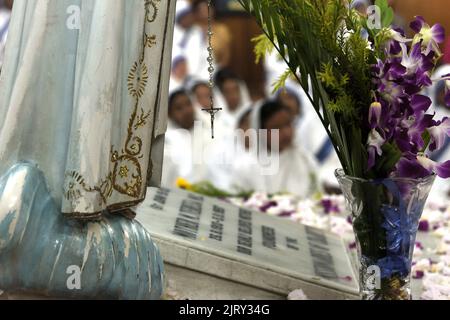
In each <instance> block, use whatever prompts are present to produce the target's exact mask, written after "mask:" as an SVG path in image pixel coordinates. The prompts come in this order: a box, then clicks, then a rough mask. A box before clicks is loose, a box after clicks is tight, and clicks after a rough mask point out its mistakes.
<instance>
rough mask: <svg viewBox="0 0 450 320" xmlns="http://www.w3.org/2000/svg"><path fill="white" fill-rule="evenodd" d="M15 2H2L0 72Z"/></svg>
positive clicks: (0, 5)
mask: <svg viewBox="0 0 450 320" xmlns="http://www.w3.org/2000/svg"><path fill="white" fill-rule="evenodd" d="M13 2H14V1H13V0H0V72H1V70H2V65H3V58H4V55H5V47H6V38H7V36H8V29H9V21H10V19H11V10H12V6H13Z"/></svg>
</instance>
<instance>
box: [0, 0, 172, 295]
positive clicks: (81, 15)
mask: <svg viewBox="0 0 450 320" xmlns="http://www.w3.org/2000/svg"><path fill="white" fill-rule="evenodd" d="M175 3H176V1H175V0H16V1H15V2H14V7H13V13H12V18H11V22H10V29H9V34H8V42H7V46H6V53H5V61H4V65H3V69H2V71H1V77H0V176H1V178H0V289H4V290H6V291H8V289H11V288H13V289H18V290H19V291H20V290H25V291H26V290H33V291H34V292H36V290H37V291H38V292H42V291H45V290H47V291H46V292H50V293H56V294H60V295H62V296H67V297H70V296H83V294H84V296H88V297H90V296H92V295H93V292H94V291H95V292H97V291H98V292H101V290H102V289H105V288H108V289H105V290H104V291H103V292H106V296H107V297H119V298H147V297H149V294H151V297H155V296H158V294H160V293H161V292H160V290H159V291H158V290H156V291H157V294H155V286H157V287H158V288H159V289H161V288H160V287H161V286H162V283H161V281H160V280H161V278H162V277H161V274H162V266H161V261H160V259H161V258H160V257H159V252H158V250H157V248H156V246H154V245H153V243H152V242H151V240H150V237H149V235H148V234H146V232H145V230H142V229H143V228H142V226H140V225H138V223H137V222H134V221H132V220H129V219H125V218H122V217H119V216H117V215H116V216H114V215H111V214H114V213H125V212H129V210H127V209H128V208H130V207H132V206H135V205H137V204H138V203H139V202H140V201H142V200H143V199H144V198H145V194H146V189H147V183H148V181H150V180H152V179H153V180H156V181H157V180H158V177H157V172H159V171H160V168H157V166H156V165H153V161H152V159H153V158H154V155H153V156H152V153H154V152H155V151H154V150H155V148H156V146H155V143H156V141H158V137H159V136H161V135H162V134H164V132H165V129H166V114H167V111H166V108H167V95H168V83H169V73H170V59H171V50H172V36H173V27H174V15H175ZM158 150H160V149H159V148H158ZM159 153H161V152H159ZM156 156H157V157H159V156H160V157H162V154H161V155H156ZM76 220H81V222H77V221H76ZM74 239H78V240H77V241H74ZM39 241H43V242H44V243H43V244H39V245H36V243H40V242H39ZM64 241H66V243H64ZM33 245H35V247H33ZM102 245H103V246H104V247H102ZM26 248H28V249H30V248H31V252H30V251H26V250H25V249H26ZM108 250H110V252H108ZM133 250H134V251H133ZM142 250H144V251H142ZM111 252H113V253H111ZM11 254H14V257H19V258H17V259H18V260H19V261H17V259H15V260H14V259H13V256H11ZM143 254H146V255H147V256H148V258H145V259H143ZM21 255H23V256H21ZM136 257H137V258H136ZM139 258H141V259H139ZM11 259H12V260H11ZM33 259H35V260H33ZM45 259H48V261H46V260H45ZM133 259H134V260H133ZM13 260H14V261H13ZM139 260H141V261H139ZM142 260H146V261H147V262H146V263H144V262H143V261H142ZM122 262H124V263H122ZM108 263H109V266H108V267H106V265H108ZM25 265H28V266H27V267H25ZM60 265H61V268H60V269H61V270H59V269H58V267H59V266H60ZM66 265H70V266H73V265H75V266H79V267H80V268H81V271H83V272H84V274H85V275H86V276H85V281H86V283H89V281H91V282H93V283H94V284H97V286H96V287H95V289H94V288H86V287H85V288H83V289H81V291H80V292H82V293H83V294H75V293H73V294H72V293H70V294H69V293H68V292H66V291H64V290H65V289H64V288H63V289H61V287H63V286H64V285H63V283H64V284H65V280H66V278H67V275H66V273H65V271H66V270H67V268H66ZM33 266H34V267H33ZM46 266H48V268H47V267H46ZM120 266H121V267H120ZM130 266H131V268H130ZM63 267H64V268H63ZM36 268H37V269H36ZM120 268H122V269H120ZM31 269H33V270H31ZM100 269H101V270H100ZM125 269H126V270H128V271H127V272H131V274H126V275H121V276H120V275H118V273H120V272H122V273H124V272H125V271H124V270H125ZM86 270H90V272H86ZM133 270H134V271H135V272H136V273H137V275H138V276H140V282H139V283H136V280H134V282H133V280H130V279H135V278H136V274H133ZM144 271H145V272H144ZM21 272H23V273H21ZM30 272H31V273H32V272H37V273H38V274H40V275H41V276H42V275H44V278H45V279H44V280H42V281H41V282H39V281H40V280H36V279H35V280H30V279H28V278H26V277H29V275H28V274H29V273H30ZM108 272H109V273H108ZM89 273H92V274H93V276H92V277H95V279H90V278H89V277H90V275H89ZM34 276H36V277H37V275H36V274H34ZM58 277H60V278H61V279H60V278H58ZM107 277H110V278H109V281H108V278H107ZM127 277H129V278H127ZM133 277H134V278H133ZM155 277H156V278H158V279H159V280H158V281H156V279H155ZM24 278H26V279H24ZM127 279H128V280H127ZM119 280H120V281H119ZM83 281H84V280H83ZM102 281H103V282H102ZM127 281H128V282H127ZM146 281H147V283H145V282H146ZM102 283H103V286H104V287H102ZM126 285H129V287H130V288H128V289H129V290H128V291H127V290H125V289H124V288H125V287H126ZM119 287H120V288H121V289H120V290H119V289H118V288H119ZM111 288H113V289H114V290H115V289H117V291H114V290H113V289H111ZM83 290H85V291H83ZM89 290H91V291H89ZM113 291H114V292H113ZM119 291H120V294H118V293H117V294H115V292H119Z"/></svg>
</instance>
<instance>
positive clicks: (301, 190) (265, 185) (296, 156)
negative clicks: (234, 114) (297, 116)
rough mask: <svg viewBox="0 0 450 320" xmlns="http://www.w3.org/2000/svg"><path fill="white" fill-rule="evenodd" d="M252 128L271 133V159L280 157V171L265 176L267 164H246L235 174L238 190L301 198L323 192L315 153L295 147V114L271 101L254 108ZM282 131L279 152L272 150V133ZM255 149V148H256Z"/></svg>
mask: <svg viewBox="0 0 450 320" xmlns="http://www.w3.org/2000/svg"><path fill="white" fill-rule="evenodd" d="M251 127H252V128H253V129H257V130H259V129H265V130H268V132H267V152H268V154H269V158H273V157H278V159H279V168H278V170H276V172H274V173H273V174H269V175H264V174H263V171H264V167H265V166H266V165H265V164H263V163H261V162H260V161H258V162H257V164H253V163H244V164H243V165H241V166H239V167H238V168H237V169H236V170H235V171H234V172H233V179H232V181H233V182H234V184H235V186H234V187H235V188H236V189H237V190H244V191H248V190H254V191H261V192H266V193H269V194H275V193H280V192H289V193H292V194H296V195H298V196H300V197H308V196H311V195H312V194H313V193H314V192H316V191H317V190H319V186H318V183H317V177H316V170H317V165H316V163H315V161H314V158H313V157H312V155H311V154H309V153H307V152H305V151H304V150H303V148H301V147H300V146H298V145H295V144H294V128H293V124H292V116H291V111H290V110H289V109H288V108H287V107H285V106H284V105H282V104H281V103H279V102H277V101H267V102H265V103H264V104H262V105H261V106H257V107H255V108H253V110H252V114H251ZM270 130H279V150H278V151H275V150H272V152H271V151H270V150H271V149H272V144H271V131H270ZM253 147H255V146H251V148H253Z"/></svg>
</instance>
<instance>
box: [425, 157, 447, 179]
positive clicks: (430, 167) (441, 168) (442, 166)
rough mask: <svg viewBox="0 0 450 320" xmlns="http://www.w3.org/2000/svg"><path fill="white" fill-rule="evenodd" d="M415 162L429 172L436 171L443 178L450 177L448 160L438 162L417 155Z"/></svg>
mask: <svg viewBox="0 0 450 320" xmlns="http://www.w3.org/2000/svg"><path fill="white" fill-rule="evenodd" d="M417 162H418V163H419V164H420V165H421V166H422V167H423V168H425V169H426V170H427V171H428V172H429V174H432V173H436V174H437V175H438V176H439V177H441V178H443V179H448V178H450V160H448V161H446V162H444V163H438V162H436V161H433V160H431V159H429V158H427V157H425V156H418V157H417Z"/></svg>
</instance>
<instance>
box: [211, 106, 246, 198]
mask: <svg viewBox="0 0 450 320" xmlns="http://www.w3.org/2000/svg"><path fill="white" fill-rule="evenodd" d="M252 109H253V105H251V106H249V107H247V108H243V109H242V110H241V111H240V112H239V115H238V116H237V127H236V128H235V129H236V130H238V131H239V130H240V133H241V135H239V133H238V132H237V131H235V132H233V134H228V135H221V136H219V138H218V139H217V140H215V141H214V143H212V144H211V145H210V148H209V150H208V160H207V166H208V174H207V179H208V181H211V182H212V183H213V184H214V185H215V186H216V187H218V188H220V189H222V190H225V191H228V192H236V191H238V192H239V191H242V190H235V189H234V188H233V184H234V183H233V182H234V181H233V175H232V172H234V171H236V170H237V169H238V168H239V167H241V166H245V165H247V166H248V165H251V160H252V156H251V155H250V153H249V144H250V141H249V139H248V137H246V136H245V134H246V133H247V130H248V129H250V115H251V112H252ZM241 138H243V139H241Z"/></svg>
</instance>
